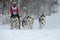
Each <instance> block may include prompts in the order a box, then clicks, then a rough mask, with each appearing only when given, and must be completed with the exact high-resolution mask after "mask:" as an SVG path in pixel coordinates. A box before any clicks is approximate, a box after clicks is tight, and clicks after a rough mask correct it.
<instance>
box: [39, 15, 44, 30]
mask: <svg viewBox="0 0 60 40" xmlns="http://www.w3.org/2000/svg"><path fill="white" fill-rule="evenodd" d="M39 23H40V27H39V28H41V29H42V28H43V27H44V26H45V16H44V15H41V17H40V18H39Z"/></svg>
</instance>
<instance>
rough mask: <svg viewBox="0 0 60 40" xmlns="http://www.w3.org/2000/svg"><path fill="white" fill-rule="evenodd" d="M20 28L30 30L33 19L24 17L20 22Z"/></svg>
mask: <svg viewBox="0 0 60 40" xmlns="http://www.w3.org/2000/svg"><path fill="white" fill-rule="evenodd" d="M22 27H24V29H25V28H27V29H32V28H33V19H32V18H31V17H30V16H28V17H25V18H24V19H23V21H22Z"/></svg>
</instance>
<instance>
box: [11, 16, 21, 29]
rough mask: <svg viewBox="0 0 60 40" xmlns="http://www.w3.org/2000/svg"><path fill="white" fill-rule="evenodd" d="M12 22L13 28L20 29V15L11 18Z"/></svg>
mask: <svg viewBox="0 0 60 40" xmlns="http://www.w3.org/2000/svg"><path fill="white" fill-rule="evenodd" d="M10 23H11V29H14V28H16V29H20V20H19V19H18V17H12V18H10Z"/></svg>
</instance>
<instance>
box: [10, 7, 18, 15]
mask: <svg viewBox="0 0 60 40" xmlns="http://www.w3.org/2000/svg"><path fill="white" fill-rule="evenodd" d="M16 7H17V8H16V9H15V10H16V13H19V8H18V6H16ZM10 13H11V14H13V6H11V7H10Z"/></svg>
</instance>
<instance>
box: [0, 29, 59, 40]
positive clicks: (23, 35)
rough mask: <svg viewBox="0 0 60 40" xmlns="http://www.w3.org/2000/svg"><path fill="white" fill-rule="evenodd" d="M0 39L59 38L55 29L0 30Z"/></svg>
mask: <svg viewBox="0 0 60 40" xmlns="http://www.w3.org/2000/svg"><path fill="white" fill-rule="evenodd" d="M0 40H60V29H57V30H20V31H19V30H2V31H0Z"/></svg>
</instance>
